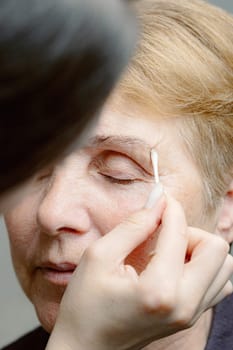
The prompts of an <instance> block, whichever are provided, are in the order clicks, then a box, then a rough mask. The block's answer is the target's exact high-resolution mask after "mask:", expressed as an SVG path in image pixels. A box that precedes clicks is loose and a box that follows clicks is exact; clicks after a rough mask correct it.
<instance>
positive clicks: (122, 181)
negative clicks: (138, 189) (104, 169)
mask: <svg viewBox="0 0 233 350" xmlns="http://www.w3.org/2000/svg"><path fill="white" fill-rule="evenodd" d="M99 174H100V175H102V176H103V177H104V178H105V179H106V180H107V181H109V182H110V183H113V184H118V185H132V184H134V183H135V182H139V181H141V180H139V179H136V178H135V179H119V178H117V177H113V176H110V175H106V174H102V173H99Z"/></svg>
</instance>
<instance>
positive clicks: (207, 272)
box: [184, 228, 232, 303]
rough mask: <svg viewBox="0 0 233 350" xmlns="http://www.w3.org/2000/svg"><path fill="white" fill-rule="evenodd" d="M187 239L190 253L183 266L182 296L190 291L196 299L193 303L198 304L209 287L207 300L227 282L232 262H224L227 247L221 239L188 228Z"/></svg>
mask: <svg viewBox="0 0 233 350" xmlns="http://www.w3.org/2000/svg"><path fill="white" fill-rule="evenodd" d="M189 238H190V240H189V244H190V246H191V248H190V247H189V250H190V251H191V252H192V253H191V260H190V261H189V262H188V263H187V264H185V269H184V282H185V283H184V286H185V289H184V295H185V294H186V292H187V290H192V294H193V297H194V298H196V300H194V302H196V303H198V302H201V298H203V297H204V296H205V295H206V293H207V291H208V290H209V288H210V286H213V287H212V289H211V290H210V294H209V296H208V298H209V299H211V298H213V297H214V296H215V295H216V294H217V293H218V292H219V288H221V285H224V284H225V283H226V282H227V280H228V278H229V274H230V272H231V270H232V260H230V259H228V260H229V261H228V260H227V261H226V257H227V254H228V250H229V245H228V244H227V242H225V241H224V240H223V239H222V238H221V237H219V236H216V235H214V234H210V233H208V232H205V231H202V230H199V229H194V228H190V229H189ZM219 273H220V274H219ZM218 275H219V277H218V278H217V276H218ZM214 282H215V283H214ZM198 299H199V300H198Z"/></svg>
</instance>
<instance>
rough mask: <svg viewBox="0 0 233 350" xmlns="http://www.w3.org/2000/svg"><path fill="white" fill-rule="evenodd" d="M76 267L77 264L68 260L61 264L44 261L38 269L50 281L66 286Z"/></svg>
mask: <svg viewBox="0 0 233 350" xmlns="http://www.w3.org/2000/svg"><path fill="white" fill-rule="evenodd" d="M76 267H77V265H75V264H72V263H68V262H62V263H59V264H54V263H51V262H46V263H43V264H42V265H41V266H40V267H39V268H38V270H39V272H40V274H41V275H42V277H43V278H44V279H45V280H47V281H49V282H50V283H53V284H56V285H60V286H66V285H67V284H68V283H69V280H70V278H71V276H72V274H73V272H74V270H75V269H76Z"/></svg>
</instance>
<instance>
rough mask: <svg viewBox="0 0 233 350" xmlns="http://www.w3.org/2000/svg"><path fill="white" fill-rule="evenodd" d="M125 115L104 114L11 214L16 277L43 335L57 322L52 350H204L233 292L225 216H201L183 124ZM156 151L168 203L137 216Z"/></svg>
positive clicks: (198, 183) (132, 112)
mask: <svg viewBox="0 0 233 350" xmlns="http://www.w3.org/2000/svg"><path fill="white" fill-rule="evenodd" d="M122 109H123V108H122ZM122 109H119V110H118V109H117V108H115V107H114V106H111V105H110V106H107V107H106V108H105V110H104V112H103V115H102V116H101V119H100V122H99V124H98V126H97V127H96V129H95V131H94V132H93V134H92V137H91V138H90V139H89V140H87V144H86V146H84V147H83V148H82V149H80V150H78V151H76V152H73V153H71V154H70V155H69V156H67V157H66V158H65V159H64V160H63V161H61V162H60V163H59V164H58V165H57V166H55V167H51V168H48V169H44V171H43V172H41V173H40V174H38V176H37V178H36V179H35V182H34V183H33V184H32V191H31V193H30V195H29V196H27V197H25V198H24V200H23V201H22V202H20V204H18V205H17V206H16V207H15V208H14V209H13V210H11V211H9V212H8V213H7V215H6V224H7V227H8V230H9V237H10V243H11V250H12V257H13V262H14V266H15V269H16V273H17V275H18V277H19V280H20V283H21V285H22V287H23V289H24V291H25V293H26V294H27V296H28V297H29V299H30V300H31V301H32V303H33V304H34V306H35V309H36V312H37V315H38V317H39V319H40V322H41V324H42V325H43V327H44V328H45V329H46V330H47V331H51V330H52V329H53V327H54V324H55V321H56V319H57V322H56V325H55V327H54V331H53V333H52V336H51V338H50V341H49V344H48V346H47V349H49V350H51V349H53V348H56V349H94V350H99V349H101V350H105V349H108V350H111V349H112V350H113V349H114V350H115V349H118V350H121V349H122V350H123V349H131V350H134V349H150V350H152V349H153V350H159V349H170V348H171V349H175V350H176V349H177V350H178V349H179V350H183V349H187V342H188V344H190V346H189V348H190V349H193V350H197V349H198V350H203V349H204V347H205V344H206V341H207V337H208V333H209V329H210V324H211V318H212V311H211V307H212V306H213V305H215V304H216V303H217V302H219V301H220V300H222V299H223V298H224V297H225V296H226V295H228V294H230V293H231V292H232V285H231V283H230V282H229V278H230V276H231V274H232V272H233V260H232V257H231V256H230V255H228V249H229V245H228V243H227V242H226V240H225V239H222V238H221V237H220V234H219V235H216V234H213V232H215V231H216V229H217V228H216V222H218V218H217V213H218V212H219V211H216V213H215V212H213V213H211V215H209V216H206V215H203V212H204V208H205V200H204V193H203V187H202V179H201V177H200V172H199V170H198V169H197V168H196V165H195V163H194V162H193V161H192V159H191V158H190V157H189V155H188V154H187V152H186V150H185V147H184V145H183V143H182V139H181V138H180V135H179V133H178V130H179V125H180V124H179V123H180V119H179V118H178V119H173V120H172V122H171V120H170V119H164V118H161V116H155V115H154V114H153V115H152V114H151V113H150V112H149V111H144V110H140V108H139V109H138V108H136V107H135V108H132V106H131V108H129V109H128V110H127V109H125V108H124V113H123V112H122ZM151 148H155V149H156V151H157V153H158V155H159V160H160V161H159V176H160V181H161V183H162V184H163V187H164V189H165V192H166V194H161V195H160V198H159V200H158V201H157V203H156V204H155V205H154V206H153V207H152V208H148V209H142V208H144V206H145V203H146V201H147V199H148V196H149V193H150V191H151V190H152V188H153V171H152V165H151V159H150V149H151ZM160 222H161V224H160ZM210 232H212V233H210ZM224 238H225V237H224ZM231 239H232V238H231V237H227V241H228V242H230V241H231ZM145 241H146V242H147V243H144V244H142V243H143V242H145ZM141 244H142V245H141ZM138 246H140V247H139V248H137V247H138ZM135 248H137V249H136V250H135ZM213 256H214V257H215V259H213ZM76 266H77V268H76V270H75V272H74V273H73V271H74V269H75V267H76ZM72 274H73V275H74V276H73V278H72V279H71V275H72ZM70 279H71V281H70ZM68 282H70V283H69V287H68V288H67V290H66V293H65V295H64V298H63V301H62V304H61V308H60V311H59V305H60V303H61V299H62V296H63V294H64V291H65V289H66V287H67V284H68ZM206 310H208V311H206ZM58 311H59V314H58ZM205 311H206V312H205ZM57 316H58V318H57ZM197 320H198V321H197ZM196 321H197V322H196ZM195 322H196V323H195ZM186 328H189V329H187V330H183V329H186ZM179 331H181V332H179ZM170 334H173V335H171V336H170ZM197 334H198V337H197ZM161 338H162V339H161Z"/></svg>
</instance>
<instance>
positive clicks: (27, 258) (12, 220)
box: [5, 208, 37, 289]
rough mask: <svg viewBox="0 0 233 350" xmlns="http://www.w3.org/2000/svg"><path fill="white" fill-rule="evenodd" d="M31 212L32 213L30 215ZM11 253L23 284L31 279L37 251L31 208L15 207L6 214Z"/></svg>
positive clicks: (24, 286) (24, 285)
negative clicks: (32, 265)
mask: <svg viewBox="0 0 233 350" xmlns="http://www.w3.org/2000/svg"><path fill="white" fill-rule="evenodd" d="M28 214H30V215H28ZM5 222H6V227H7V230H8V234H9V241H10V247H11V255H12V260H13V264H14V268H15V271H16V274H17V276H18V278H19V280H20V282H21V284H22V286H23V288H24V289H25V288H28V287H27V286H26V285H27V284H28V281H29V279H30V271H31V264H32V261H33V256H34V253H35V251H36V245H37V243H36V239H37V238H36V235H35V232H36V228H35V225H34V219H33V215H32V212H31V210H26V211H25V210H21V208H20V210H19V209H15V210H14V211H12V212H11V213H9V214H7V215H6V216H5Z"/></svg>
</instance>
